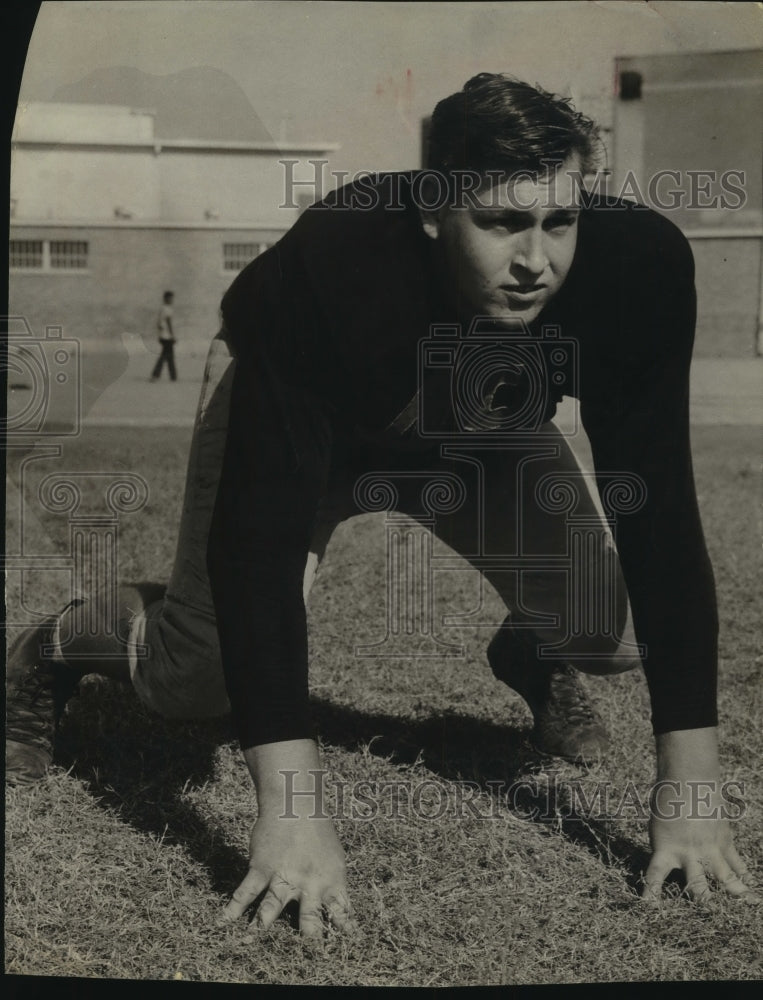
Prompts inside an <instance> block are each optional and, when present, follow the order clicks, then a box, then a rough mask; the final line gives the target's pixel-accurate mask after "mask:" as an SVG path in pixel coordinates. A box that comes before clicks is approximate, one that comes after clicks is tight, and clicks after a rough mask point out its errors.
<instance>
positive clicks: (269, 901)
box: [256, 875, 299, 930]
mask: <svg viewBox="0 0 763 1000" xmlns="http://www.w3.org/2000/svg"><path fill="white" fill-rule="evenodd" d="M298 898H299V889H297V887H296V886H294V885H292V884H291V882H289V880H288V879H285V878H284V877H283V876H282V875H274V876H273V878H272V879H271V880H270V885H269V886H268V891H267V892H266V893H265V895H264V896H263V897H262V902H261V903H260V905H259V907H258V909H257V918H256V919H257V922H258V924H259V925H260V927H261V928H262V930H267V929H268V927H270V925H271V924H272V923H273V922H274V921H275V920H276V919H277V918H278V917H279V916H280V915H281V913H282V911H283V909H284V907H285V906H286V905H287V904H288V903H290V902H291V901H292V900H293V899H298Z"/></svg>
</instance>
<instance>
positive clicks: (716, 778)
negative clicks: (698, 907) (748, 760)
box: [643, 727, 761, 903]
mask: <svg viewBox="0 0 763 1000" xmlns="http://www.w3.org/2000/svg"><path fill="white" fill-rule="evenodd" d="M657 779H658V780H657V784H656V785H655V786H654V789H653V793H652V798H651V816H650V820H649V840H650V842H651V845H652V852H653V853H652V859H651V861H650V863H649V866H648V868H647V871H646V876H645V879H644V892H643V895H644V898H645V899H646V900H648V901H650V902H656V901H657V900H659V899H660V896H661V891H662V886H663V883H664V881H665V879H666V877H667V876H668V874H669V873H670V872H671V871H673V870H674V869H679V870H680V871H682V872H683V875H684V878H685V880H686V890H685V891H686V893H687V895H689V896H690V897H691V898H692V899H694V900H697V901H702V902H706V901H708V899H709V898H710V896H711V885H712V886H713V887H717V888H718V889H720V890H721V891H723V892H725V893H727V894H728V895H730V896H733V897H736V898H738V899H740V900H744V901H746V902H750V903H759V902H761V896H760V895H759V893H758V892H756V891H755V889H753V887H752V885H751V881H752V880H751V877H750V873H749V871H748V869H747V866H746V865H745V863H744V861H743V860H742V858H741V857H740V856H739V854H738V852H737V850H736V848H735V847H734V841H733V837H732V834H731V826H730V823H729V820H730V819H737V818H739V817H740V815H741V813H740V807H741V808H742V809H743V807H744V802H743V801H742V799H741V798H740V796H739V794H738V793H739V790H740V789H739V788H738V787H735V786H729V785H724V784H722V782H721V779H720V768H719V765H718V734H717V731H716V729H715V727H708V728H705V729H690V730H678V731H674V732H669V733H663V734H661V735H659V736H658V737H657ZM732 791H733V792H734V793H735V794H732Z"/></svg>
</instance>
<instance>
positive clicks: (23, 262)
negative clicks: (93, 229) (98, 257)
mask: <svg viewBox="0 0 763 1000" xmlns="http://www.w3.org/2000/svg"><path fill="white" fill-rule="evenodd" d="M88 254H89V244H88V243H86V242H83V241H82V240H11V241H10V247H9V261H10V266H11V268H14V269H22V270H25V271H26V270H31V271H84V270H86V269H87V265H88Z"/></svg>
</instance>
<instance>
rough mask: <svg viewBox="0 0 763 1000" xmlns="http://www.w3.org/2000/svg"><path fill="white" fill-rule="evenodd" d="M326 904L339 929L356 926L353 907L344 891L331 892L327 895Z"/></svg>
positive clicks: (332, 921)
mask: <svg viewBox="0 0 763 1000" xmlns="http://www.w3.org/2000/svg"><path fill="white" fill-rule="evenodd" d="M324 904H325V907H326V912H327V913H328V917H329V920H330V921H331V923H332V924H333V926H334V927H336V928H337V929H338V930H344V929H347V930H351V929H352V928H353V927H354V921H353V919H352V915H351V914H352V907H351V905H350V901H349V899H348V898H347V896H346V895H345V894H344V893H336V892H334V893H330V894H329V895H327V896H326V897H325V900H324Z"/></svg>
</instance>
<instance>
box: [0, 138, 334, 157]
mask: <svg viewBox="0 0 763 1000" xmlns="http://www.w3.org/2000/svg"><path fill="white" fill-rule="evenodd" d="M12 145H13V148H14V149H23V148H30V147H37V148H39V149H56V148H60V147H67V148H70V149H113V150H134V151H139V150H143V151H146V150H148V151H150V152H152V153H162V152H164V151H167V152H182V151H184V150H185V151H191V152H197V153H199V152H211V153H218V152H221V153H273V154H276V155H278V154H283V153H333V152H335V151H336V150H338V149H339V148H340V146H339V144H338V143H336V142H317V141H308V142H235V141H233V140H230V141H228V140H225V141H221V140H215V139H139V140H136V141H134V142H131V141H129V140H102V141H101V140H97V139H61V140H58V139H14V140H13V143H12Z"/></svg>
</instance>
